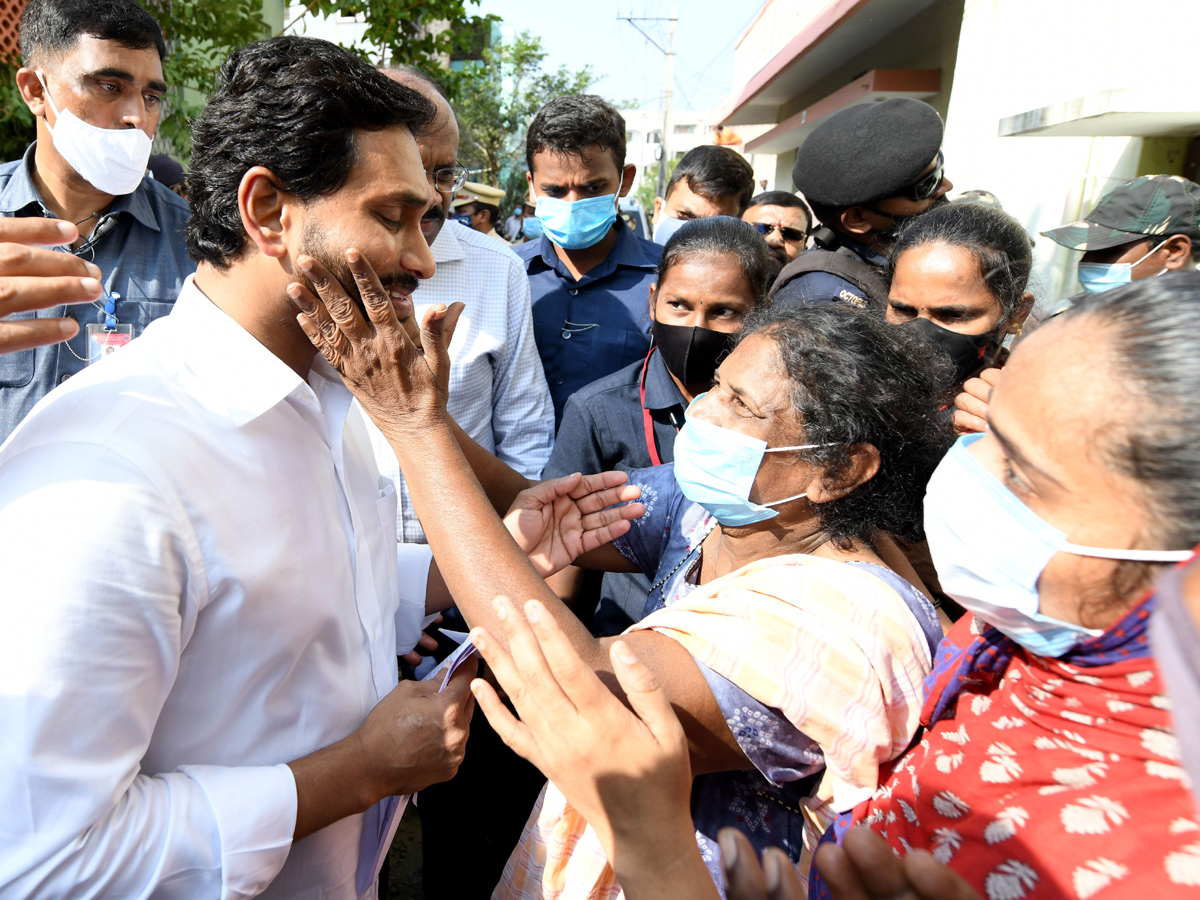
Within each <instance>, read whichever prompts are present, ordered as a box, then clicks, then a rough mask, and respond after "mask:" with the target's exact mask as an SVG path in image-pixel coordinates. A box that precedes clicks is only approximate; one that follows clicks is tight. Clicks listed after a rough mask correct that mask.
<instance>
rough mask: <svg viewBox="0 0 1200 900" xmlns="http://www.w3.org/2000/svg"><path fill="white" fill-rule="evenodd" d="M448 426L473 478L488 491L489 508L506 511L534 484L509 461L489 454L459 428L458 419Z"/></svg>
mask: <svg viewBox="0 0 1200 900" xmlns="http://www.w3.org/2000/svg"><path fill="white" fill-rule="evenodd" d="M450 427H451V428H452V429H453V431H454V439H455V440H456V441H458V446H459V449H461V450H462V455H463V456H464V457H465V458H466V460H467V465H469V466H470V467H471V471H472V472H473V473H475V478H476V479H477V480H478V482H479V485H480V487H482V488H483V492H484V493H485V494H487V498H488V501H489V502H490V503H491V504H492V508H493V509H494V510H495V511H496V512H497V513H499V514H500V515H504V514H505V513H506V512H508V508H509V507H510V506H512V504H513V501H514V500H515V499H517V494H519V493H521V491H523V490H525V489H526V488H528V487H531V486H533V485H534V484H536V483H537V482H534V481H530V480H529V479H528V478H526V477H525V476H524V475H522V474H521V473H520V472H518V471H517V470H516V469H514V468H513V467H512V466H510V465H508V463H506V462H504V461H503V460H502V459H499V458H497V456H496V455H495V454H494V453H489V452H488V451H487V450H485V449H484V448H483V447H481V446H479V444H477V443H476V442H475V440H474V439H472V438H471V436H470V435H468V434H467V433H466V432H465V431H463V430H462V429H461V428H459V427H458V423H457V422H454V421H453V420H451V423H450Z"/></svg>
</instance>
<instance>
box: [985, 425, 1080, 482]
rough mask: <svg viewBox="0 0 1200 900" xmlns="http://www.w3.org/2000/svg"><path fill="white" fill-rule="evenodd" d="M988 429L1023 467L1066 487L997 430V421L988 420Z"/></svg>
mask: <svg viewBox="0 0 1200 900" xmlns="http://www.w3.org/2000/svg"><path fill="white" fill-rule="evenodd" d="M988 431H990V432H991V433H992V435H993V436H994V437H995V438H996V440H997V441H999V442H1000V446H1001V447H1002V448H1003V449H1004V452H1005V453H1006V454H1007V455H1008V456H1011V457H1012V458H1013V459H1015V460H1016V461H1017V463H1018V464H1019V465H1020V466H1021V468H1022V469H1027V470H1032V471H1033V472H1034V473H1035V474H1037V475H1040V476H1041V477H1042V478H1045V479H1046V480H1047V481H1049V482H1052V483H1054V484H1056V485H1058V486H1059V487H1060V488H1064V489H1065V485H1064V484H1063V483H1062V482H1061V481H1059V480H1058V479H1057V478H1055V477H1054V476H1053V475H1051V474H1050V473H1049V472H1047V471H1046V470H1045V469H1043V468H1042V467H1041V466H1039V465H1038V464H1037V463H1035V462H1034V461H1033V460H1031V459H1030V458H1029V457H1028V456H1026V455H1025V454H1024V453H1022V452H1021V449H1020V448H1019V447H1018V446H1017V445H1016V444H1014V443H1013V442H1012V441H1011V440H1009V439H1008V438H1007V437H1005V436H1004V432H1003V431H997V430H996V426H995V423H993V422H992V421H990V420H989V421H988Z"/></svg>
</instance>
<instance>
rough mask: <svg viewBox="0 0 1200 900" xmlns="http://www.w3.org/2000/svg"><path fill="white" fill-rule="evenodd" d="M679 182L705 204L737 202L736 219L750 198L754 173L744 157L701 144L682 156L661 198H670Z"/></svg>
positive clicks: (733, 152) (711, 145)
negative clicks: (708, 201) (684, 183)
mask: <svg viewBox="0 0 1200 900" xmlns="http://www.w3.org/2000/svg"><path fill="white" fill-rule="evenodd" d="M681 181H684V182H686V183H687V186H688V187H689V188H691V189H692V190H693V191H695V192H696V193H697V194H699V195H700V196H701V197H704V198H705V199H708V200H717V199H721V198H724V197H732V198H733V199H734V200H736V201H737V214H738V215H739V216H740V215H741V214H742V212H743V211H744V210H745V209H746V207H747V206H748V205H749V203H750V198H751V196H753V194H754V169H753V167H751V165H750V163H749V162H748V161H747V160H746V157H744V156H742V155H741V154H740V153H738V152H737V151H736V150H731V149H730V148H728V147H718V146H716V145H715V144H701V145H700V146H699V147H693V148H692V149H691V150H689V151H688V152H687V153H685V154H684V155H683V159H681V160H680V161H679V164H678V165H677V166H675V171H674V172H672V173H671V180H670V181H668V182H667V191H666V193H665V194H664V195H663V196H664V197H670V196H671V192H672V191H673V190H674V189H675V185H677V184H679V182H681Z"/></svg>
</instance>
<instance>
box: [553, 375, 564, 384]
mask: <svg viewBox="0 0 1200 900" xmlns="http://www.w3.org/2000/svg"><path fill="white" fill-rule="evenodd" d="M554 383H555V384H562V383H563V379H562V376H561V375H560V376H558V377H557V378H555V379H554Z"/></svg>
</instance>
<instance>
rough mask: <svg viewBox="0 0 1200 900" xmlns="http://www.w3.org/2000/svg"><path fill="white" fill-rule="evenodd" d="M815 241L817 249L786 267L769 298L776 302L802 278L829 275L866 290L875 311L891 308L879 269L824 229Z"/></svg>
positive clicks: (797, 258) (884, 282)
mask: <svg viewBox="0 0 1200 900" xmlns="http://www.w3.org/2000/svg"><path fill="white" fill-rule="evenodd" d="M813 238H814V240H815V242H816V244H817V246H816V247H813V248H812V249H810V250H805V251H804V252H803V253H801V254H800V255H799V256H798V257H796V258H795V259H794V260H792V261H791V262H790V263H788V264H787V265H786V266H784V267H783V271H782V272H780V273H779V277H778V278H776V279H775V283H774V284H773V285H771V292H770V294H769V295H768V297H769V299H771V300H774V299H775V295H776V294H778V293H779V291H780V289H781V288H782V287H783V286H784V285H785V284H787V283H788V282H790V281H792V280H794V279H796V278H799V277H800V276H801V275H805V274H807V273H809V272H828V273H829V274H830V275H836V276H837V277H838V278H841V279H844V280H845V281H848V282H850V283H851V284H852V285H854V286H855V287H856V288H858V289H859V290H860V291H862V292H863V294H864V295H865V297H866V300H867V303H868V304H869V305H870V307H871V308H872V309H884V308H885V307H886V306H887V295H888V288H887V282H886V281H885V280H884V278H883V274H882V273H881V272H880V270H879V268H878V267H877V266H873V265H871V264H870V263H869V262H867V261H866V260H864V259H863V258H862V257H861V256H859V255H858V254H857V253H855V252H854V251H853V250H851V249H850V248H849V247H844V246H842V244H841V242H840V241H839V240H838V239H837V235H836V234H835V233H834V232H833V231H831V230H830V229H828V228H825V227H824V226H822V227H821V228H818V229H817V231H815V232H814V233H813Z"/></svg>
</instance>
